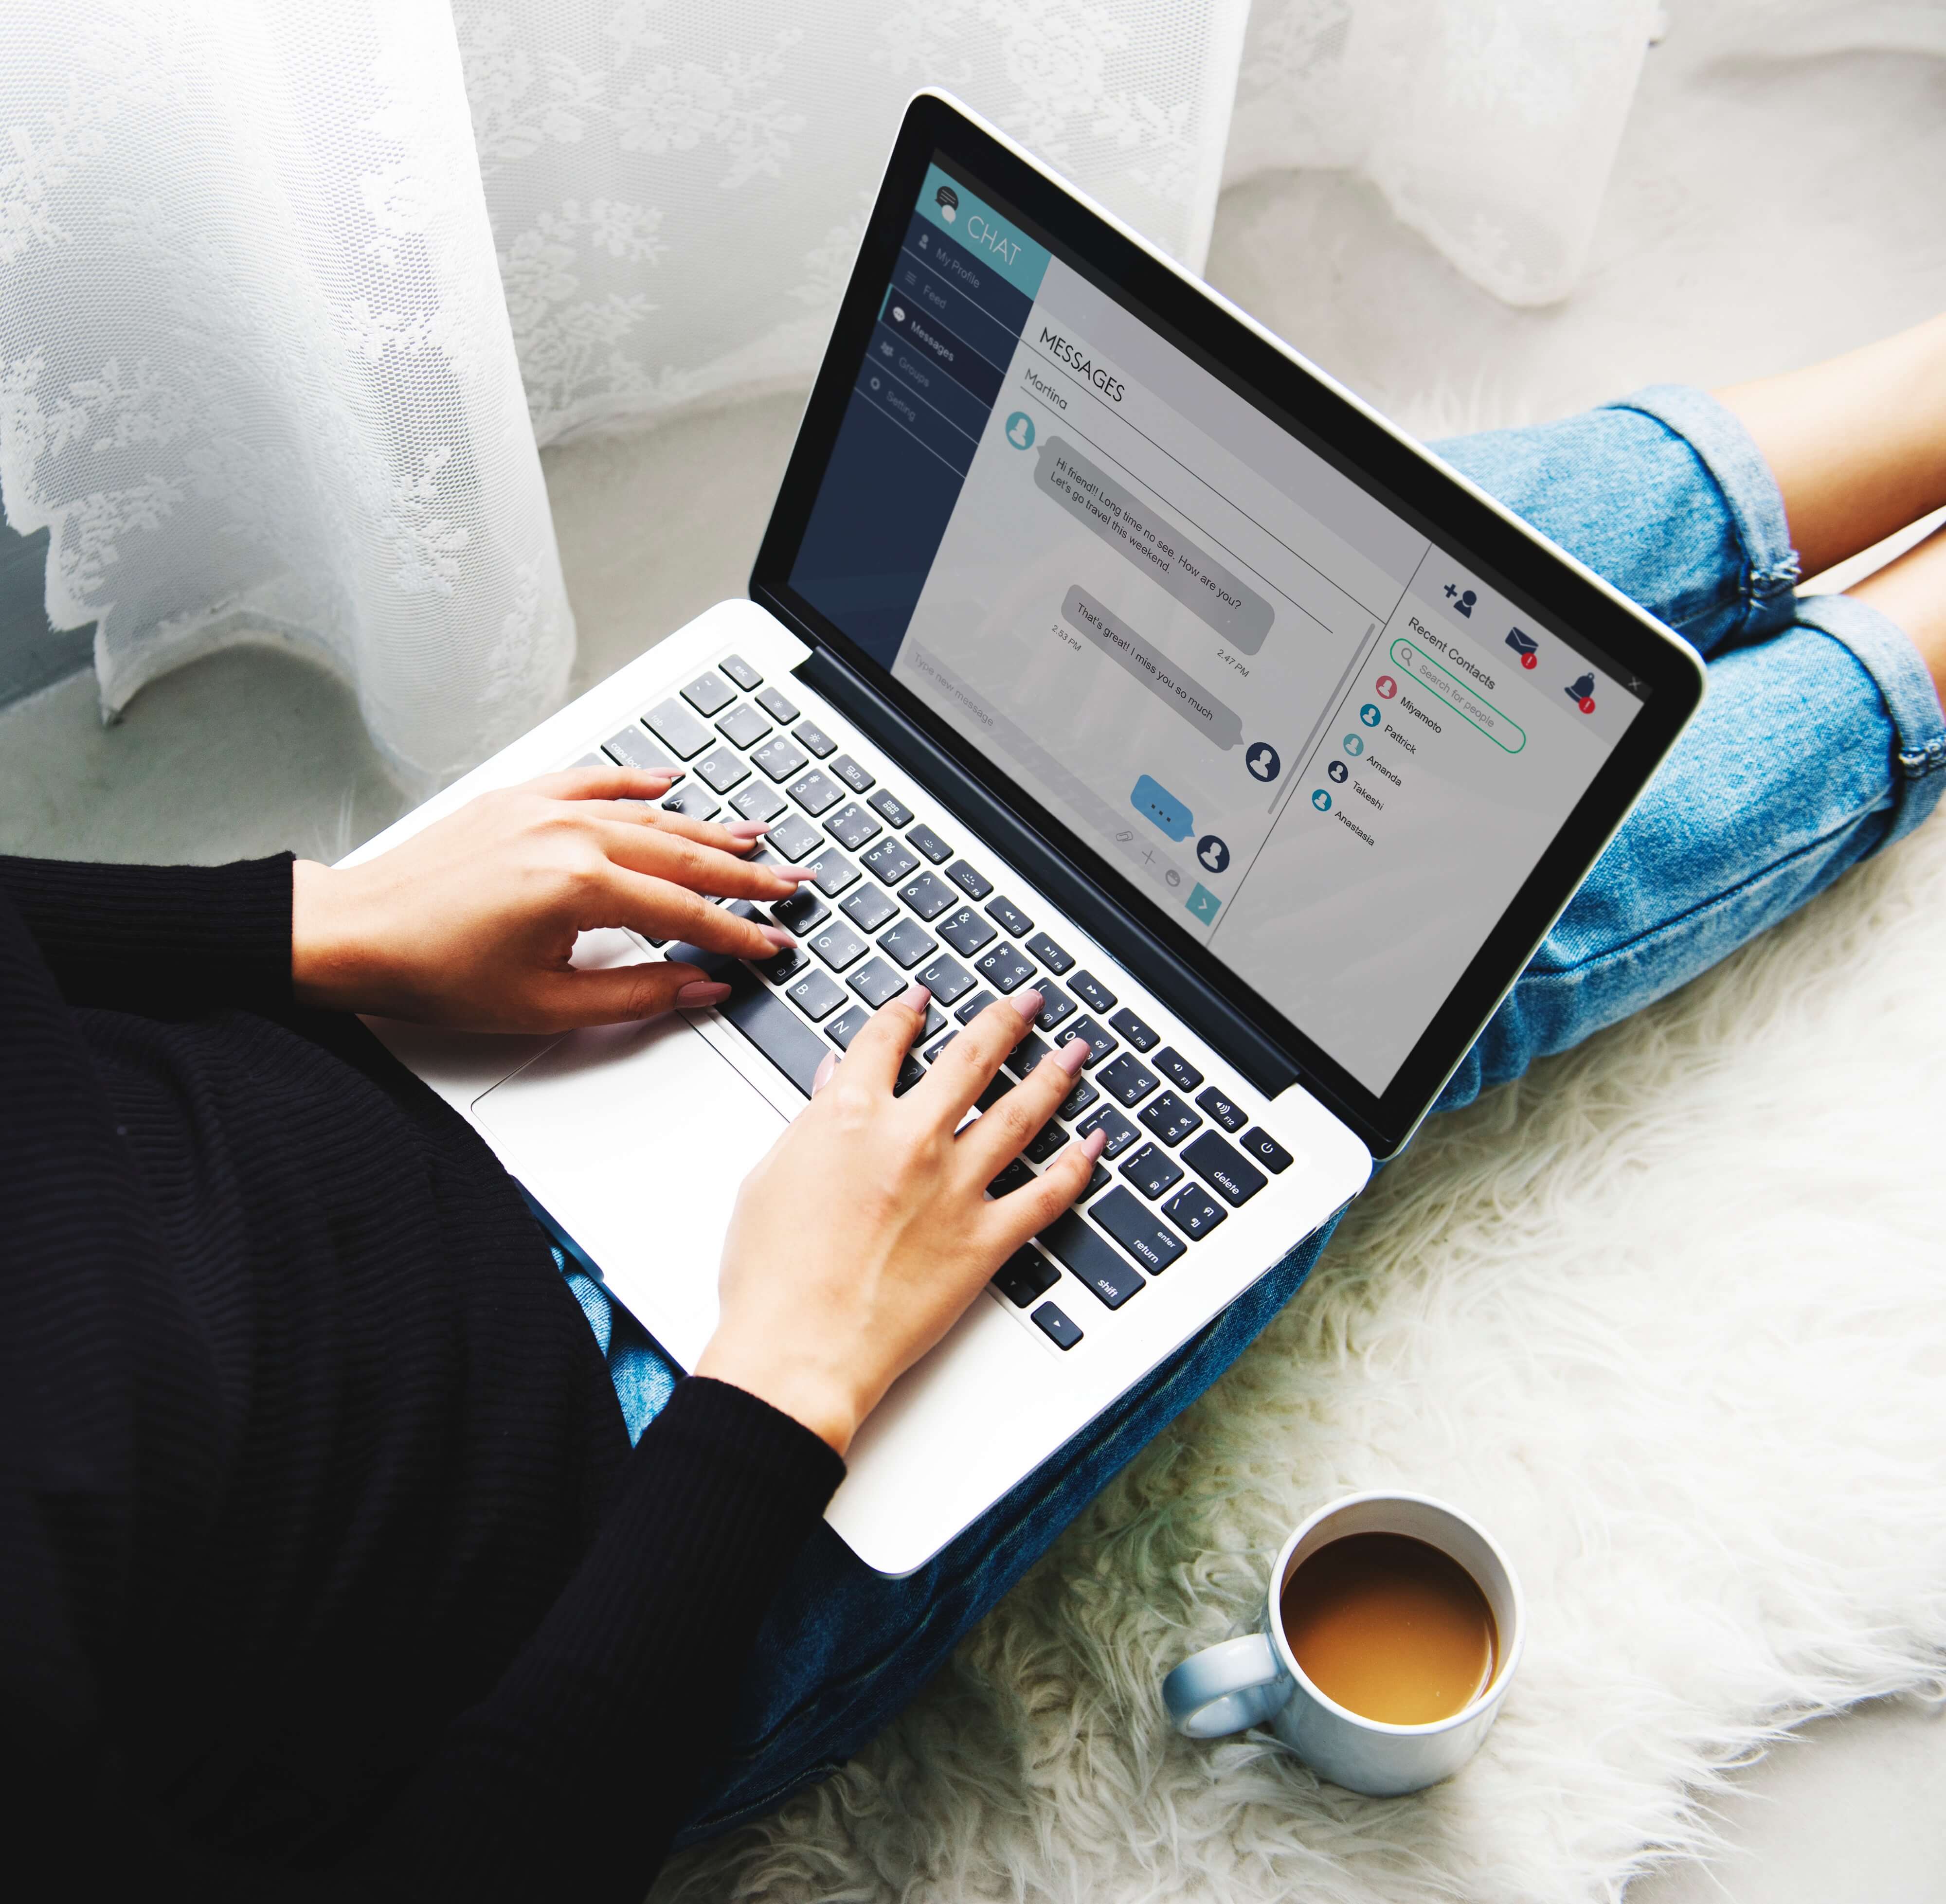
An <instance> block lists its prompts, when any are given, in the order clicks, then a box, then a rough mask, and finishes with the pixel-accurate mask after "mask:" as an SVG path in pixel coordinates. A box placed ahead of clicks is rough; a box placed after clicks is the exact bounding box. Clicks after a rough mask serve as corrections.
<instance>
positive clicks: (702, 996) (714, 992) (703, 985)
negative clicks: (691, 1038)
mask: <svg viewBox="0 0 1946 1904" xmlns="http://www.w3.org/2000/svg"><path fill="white" fill-rule="evenodd" d="M729 995H730V988H729V986H727V985H719V984H718V983H717V982H716V980H714V979H697V980H694V981H693V983H690V984H688V985H685V986H684V987H683V988H682V989H681V991H680V992H678V993H677V994H676V995H675V1001H676V1003H677V1004H679V1005H681V1007H682V1008H683V1009H684V1011H700V1010H701V1009H702V1008H703V1006H705V1005H713V1004H721V1003H722V1001H724V999H725V998H728V997H729Z"/></svg>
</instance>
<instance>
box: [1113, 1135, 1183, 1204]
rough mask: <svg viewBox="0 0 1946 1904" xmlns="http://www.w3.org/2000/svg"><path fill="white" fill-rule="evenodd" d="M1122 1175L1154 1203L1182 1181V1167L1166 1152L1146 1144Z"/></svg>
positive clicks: (1127, 1165) (1126, 1165) (1127, 1163)
mask: <svg viewBox="0 0 1946 1904" xmlns="http://www.w3.org/2000/svg"><path fill="white" fill-rule="evenodd" d="M1122 1174H1123V1176H1124V1177H1126V1178H1127V1179H1128V1180H1129V1182H1130V1183H1132V1184H1134V1185H1135V1188H1136V1189H1137V1190H1140V1191H1141V1193H1142V1194H1143V1196H1145V1197H1147V1198H1148V1199H1149V1201H1150V1202H1151V1203H1153V1202H1154V1201H1155V1199H1157V1197H1159V1196H1161V1195H1162V1193H1163V1191H1164V1190H1174V1189H1175V1187H1176V1185H1177V1184H1178V1183H1181V1181H1182V1166H1181V1165H1180V1164H1179V1163H1178V1162H1176V1161H1175V1159H1174V1158H1173V1157H1172V1156H1170V1155H1169V1153H1168V1152H1167V1151H1166V1150H1164V1149H1161V1148H1160V1146H1157V1145H1156V1144H1153V1143H1145V1144H1144V1145H1143V1146H1142V1147H1141V1149H1139V1150H1138V1151H1137V1152H1136V1153H1135V1155H1134V1156H1132V1157H1131V1158H1129V1161H1128V1162H1126V1163H1125V1164H1124V1165H1123V1166H1122Z"/></svg>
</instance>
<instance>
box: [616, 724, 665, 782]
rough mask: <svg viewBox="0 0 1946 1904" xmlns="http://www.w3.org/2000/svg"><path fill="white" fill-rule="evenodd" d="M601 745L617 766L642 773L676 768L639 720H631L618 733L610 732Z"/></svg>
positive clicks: (660, 771) (662, 771) (661, 771)
mask: <svg viewBox="0 0 1946 1904" xmlns="http://www.w3.org/2000/svg"><path fill="white" fill-rule="evenodd" d="M601 745H602V746H603V747H604V748H605V749H606V750H607V752H608V753H609V754H610V755H613V758H614V760H615V762H616V765H617V766H619V767H634V768H635V769H636V770H638V772H640V773H671V772H673V771H675V770H676V765H675V761H672V760H671V759H670V758H669V755H666V753H664V752H663V750H662V749H661V748H659V747H658V746H657V745H656V744H655V742H653V741H652V740H651V739H650V738H649V736H648V732H647V729H645V728H644V727H643V726H642V724H641V722H640V721H635V722H632V723H631V724H629V726H628V727H624V728H623V729H622V731H621V732H620V733H618V734H610V736H608V738H607V739H606V740H604V742H602V743H601Z"/></svg>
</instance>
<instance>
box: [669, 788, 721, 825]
mask: <svg viewBox="0 0 1946 1904" xmlns="http://www.w3.org/2000/svg"><path fill="white" fill-rule="evenodd" d="M720 810H721V805H720V803H719V802H718V800H717V798H716V796H715V795H714V794H713V793H712V792H710V791H709V788H707V787H703V786H697V785H690V786H687V787H678V788H676V790H675V792H674V793H672V794H671V795H669V798H667V799H666V800H665V801H663V812H664V813H680V814H681V815H682V816H683V817H684V819H699V820H700V819H709V816H710V815H711V814H712V813H717V812H719V811H720Z"/></svg>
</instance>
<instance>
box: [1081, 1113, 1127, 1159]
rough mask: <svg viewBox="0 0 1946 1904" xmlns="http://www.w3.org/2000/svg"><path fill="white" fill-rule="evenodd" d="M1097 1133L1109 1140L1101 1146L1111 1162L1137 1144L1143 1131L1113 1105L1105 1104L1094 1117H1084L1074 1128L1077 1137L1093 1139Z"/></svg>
mask: <svg viewBox="0 0 1946 1904" xmlns="http://www.w3.org/2000/svg"><path fill="white" fill-rule="evenodd" d="M1096 1131H1100V1132H1101V1134H1103V1135H1104V1137H1107V1140H1108V1141H1107V1143H1105V1144H1104V1145H1103V1146H1101V1154H1102V1156H1104V1157H1106V1158H1108V1159H1111V1160H1112V1159H1114V1158H1117V1157H1119V1156H1120V1155H1121V1154H1122V1153H1123V1151H1125V1150H1126V1149H1128V1147H1129V1145H1130V1144H1132V1143H1134V1142H1135V1140H1136V1138H1138V1137H1140V1136H1141V1131H1138V1130H1137V1129H1136V1128H1135V1126H1134V1125H1132V1124H1131V1123H1130V1122H1129V1120H1128V1119H1126V1117H1124V1116H1123V1115H1122V1113H1121V1112H1120V1111H1118V1110H1117V1109H1116V1108H1115V1107H1114V1105H1113V1104H1104V1105H1103V1106H1101V1108H1100V1109H1098V1110H1097V1111H1095V1112H1093V1113H1092V1116H1087V1117H1084V1118H1083V1119H1082V1120H1081V1122H1080V1123H1079V1124H1077V1125H1075V1127H1074V1134H1075V1135H1076V1137H1092V1136H1093V1135H1094V1134H1095V1132H1096Z"/></svg>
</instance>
